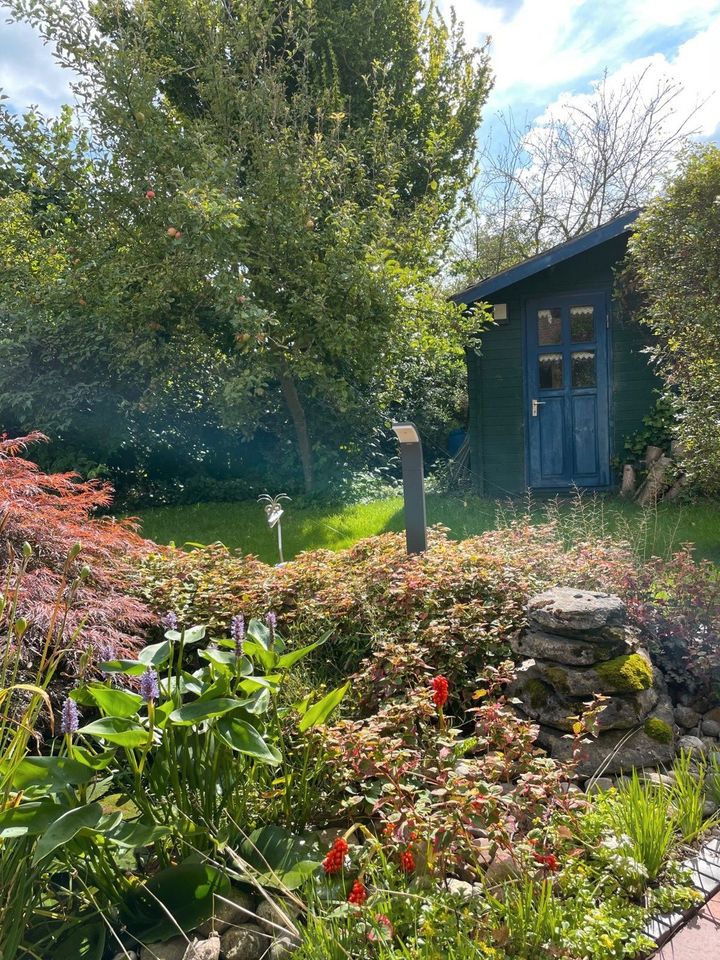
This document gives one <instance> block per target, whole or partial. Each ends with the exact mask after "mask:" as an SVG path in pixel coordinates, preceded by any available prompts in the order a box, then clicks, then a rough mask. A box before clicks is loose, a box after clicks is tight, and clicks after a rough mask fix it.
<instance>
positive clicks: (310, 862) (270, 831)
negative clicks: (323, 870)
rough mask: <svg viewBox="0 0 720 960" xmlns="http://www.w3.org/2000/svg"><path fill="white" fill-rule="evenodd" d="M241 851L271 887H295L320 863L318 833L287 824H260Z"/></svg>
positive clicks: (264, 884) (291, 888) (242, 855)
mask: <svg viewBox="0 0 720 960" xmlns="http://www.w3.org/2000/svg"><path fill="white" fill-rule="evenodd" d="M238 853H239V854H240V856H241V857H242V859H243V860H245V862H246V863H248V864H249V865H250V866H251V867H252V868H253V870H254V871H256V873H257V876H256V879H257V880H258V881H259V882H260V883H261V884H262V885H263V886H268V887H286V888H287V889H289V890H294V889H296V888H297V887H299V886H300V885H301V884H302V883H303V882H304V881H305V880H306V879H307V877H308V876H310V875H311V874H312V873H314V872H315V871H316V870H317V868H318V867H319V866H320V860H321V857H320V851H319V847H318V842H317V837H315V836H314V835H313V834H310V833H304V834H294V833H290V832H289V831H288V830H286V829H285V828H284V827H279V826H275V825H270V826H266V827H260V829H259V830H255V831H254V832H253V833H251V834H250V836H249V837H248V838H247V839H246V840H245V841H243V843H242V844H241V846H240V849H239V850H238Z"/></svg>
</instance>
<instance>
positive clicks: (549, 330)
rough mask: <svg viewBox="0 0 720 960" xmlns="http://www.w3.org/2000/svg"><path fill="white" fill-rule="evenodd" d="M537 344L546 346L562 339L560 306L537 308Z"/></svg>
mask: <svg viewBox="0 0 720 960" xmlns="http://www.w3.org/2000/svg"><path fill="white" fill-rule="evenodd" d="M537 322H538V344H539V345H540V346H541V347H547V346H548V345H549V344H554V343H560V341H561V340H562V315H561V313H560V307H550V309H549V310H538V321H537Z"/></svg>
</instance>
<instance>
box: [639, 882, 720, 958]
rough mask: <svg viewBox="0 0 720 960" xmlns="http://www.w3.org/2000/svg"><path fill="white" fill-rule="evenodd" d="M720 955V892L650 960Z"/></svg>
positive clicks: (715, 956)
mask: <svg viewBox="0 0 720 960" xmlns="http://www.w3.org/2000/svg"><path fill="white" fill-rule="evenodd" d="M718 957H720V892H718V893H716V894H715V896H714V897H712V899H710V900H708V902H707V903H706V904H705V906H704V907H703V908H702V910H700V911H698V913H696V914H695V916H694V917H693V918H692V920H690V922H689V923H687V924H685V926H684V927H680V929H679V930H678V932H677V933H676V934H675V935H674V936H673V937H672V939H671V940H669V941H668V942H667V943H666V944H665V946H664V947H662V948H661V949H660V950H658V952H657V953H655V954H653V957H652V960H714V958H718Z"/></svg>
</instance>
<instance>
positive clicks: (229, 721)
mask: <svg viewBox="0 0 720 960" xmlns="http://www.w3.org/2000/svg"><path fill="white" fill-rule="evenodd" d="M217 731H218V733H219V734H220V736H221V737H222V738H223V740H225V742H226V743H227V745H228V746H229V747H231V748H232V749H233V750H236V751H237V752H238V753H244V754H247V755H248V756H250V757H254V758H255V759H256V760H261V761H262V762H263V763H269V764H271V765H272V766H276V765H277V764H278V763H280V760H281V759H282V758H281V756H280V754H279V753H278V751H277V750H276V749H275V748H274V747H271V746H269V744H267V743H266V742H265V740H263V738H262V737H261V736H260V734H259V733H258V732H257V730H256V729H255V727H253V726H252V724H250V723H247V721H245V720H242V719H241V718H240V717H228V716H225V717H221V719H220V720H218V724H217Z"/></svg>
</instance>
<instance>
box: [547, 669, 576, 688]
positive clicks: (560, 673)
mask: <svg viewBox="0 0 720 960" xmlns="http://www.w3.org/2000/svg"><path fill="white" fill-rule="evenodd" d="M543 674H544V676H546V677H547V679H548V682H549V683H550V684H551V685H552V686H553V687H554V688H555V689H556V690H557V691H558V693H568V692H569V690H570V685H569V684H568V675H567V670H563V668H562V667H544V668H543Z"/></svg>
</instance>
